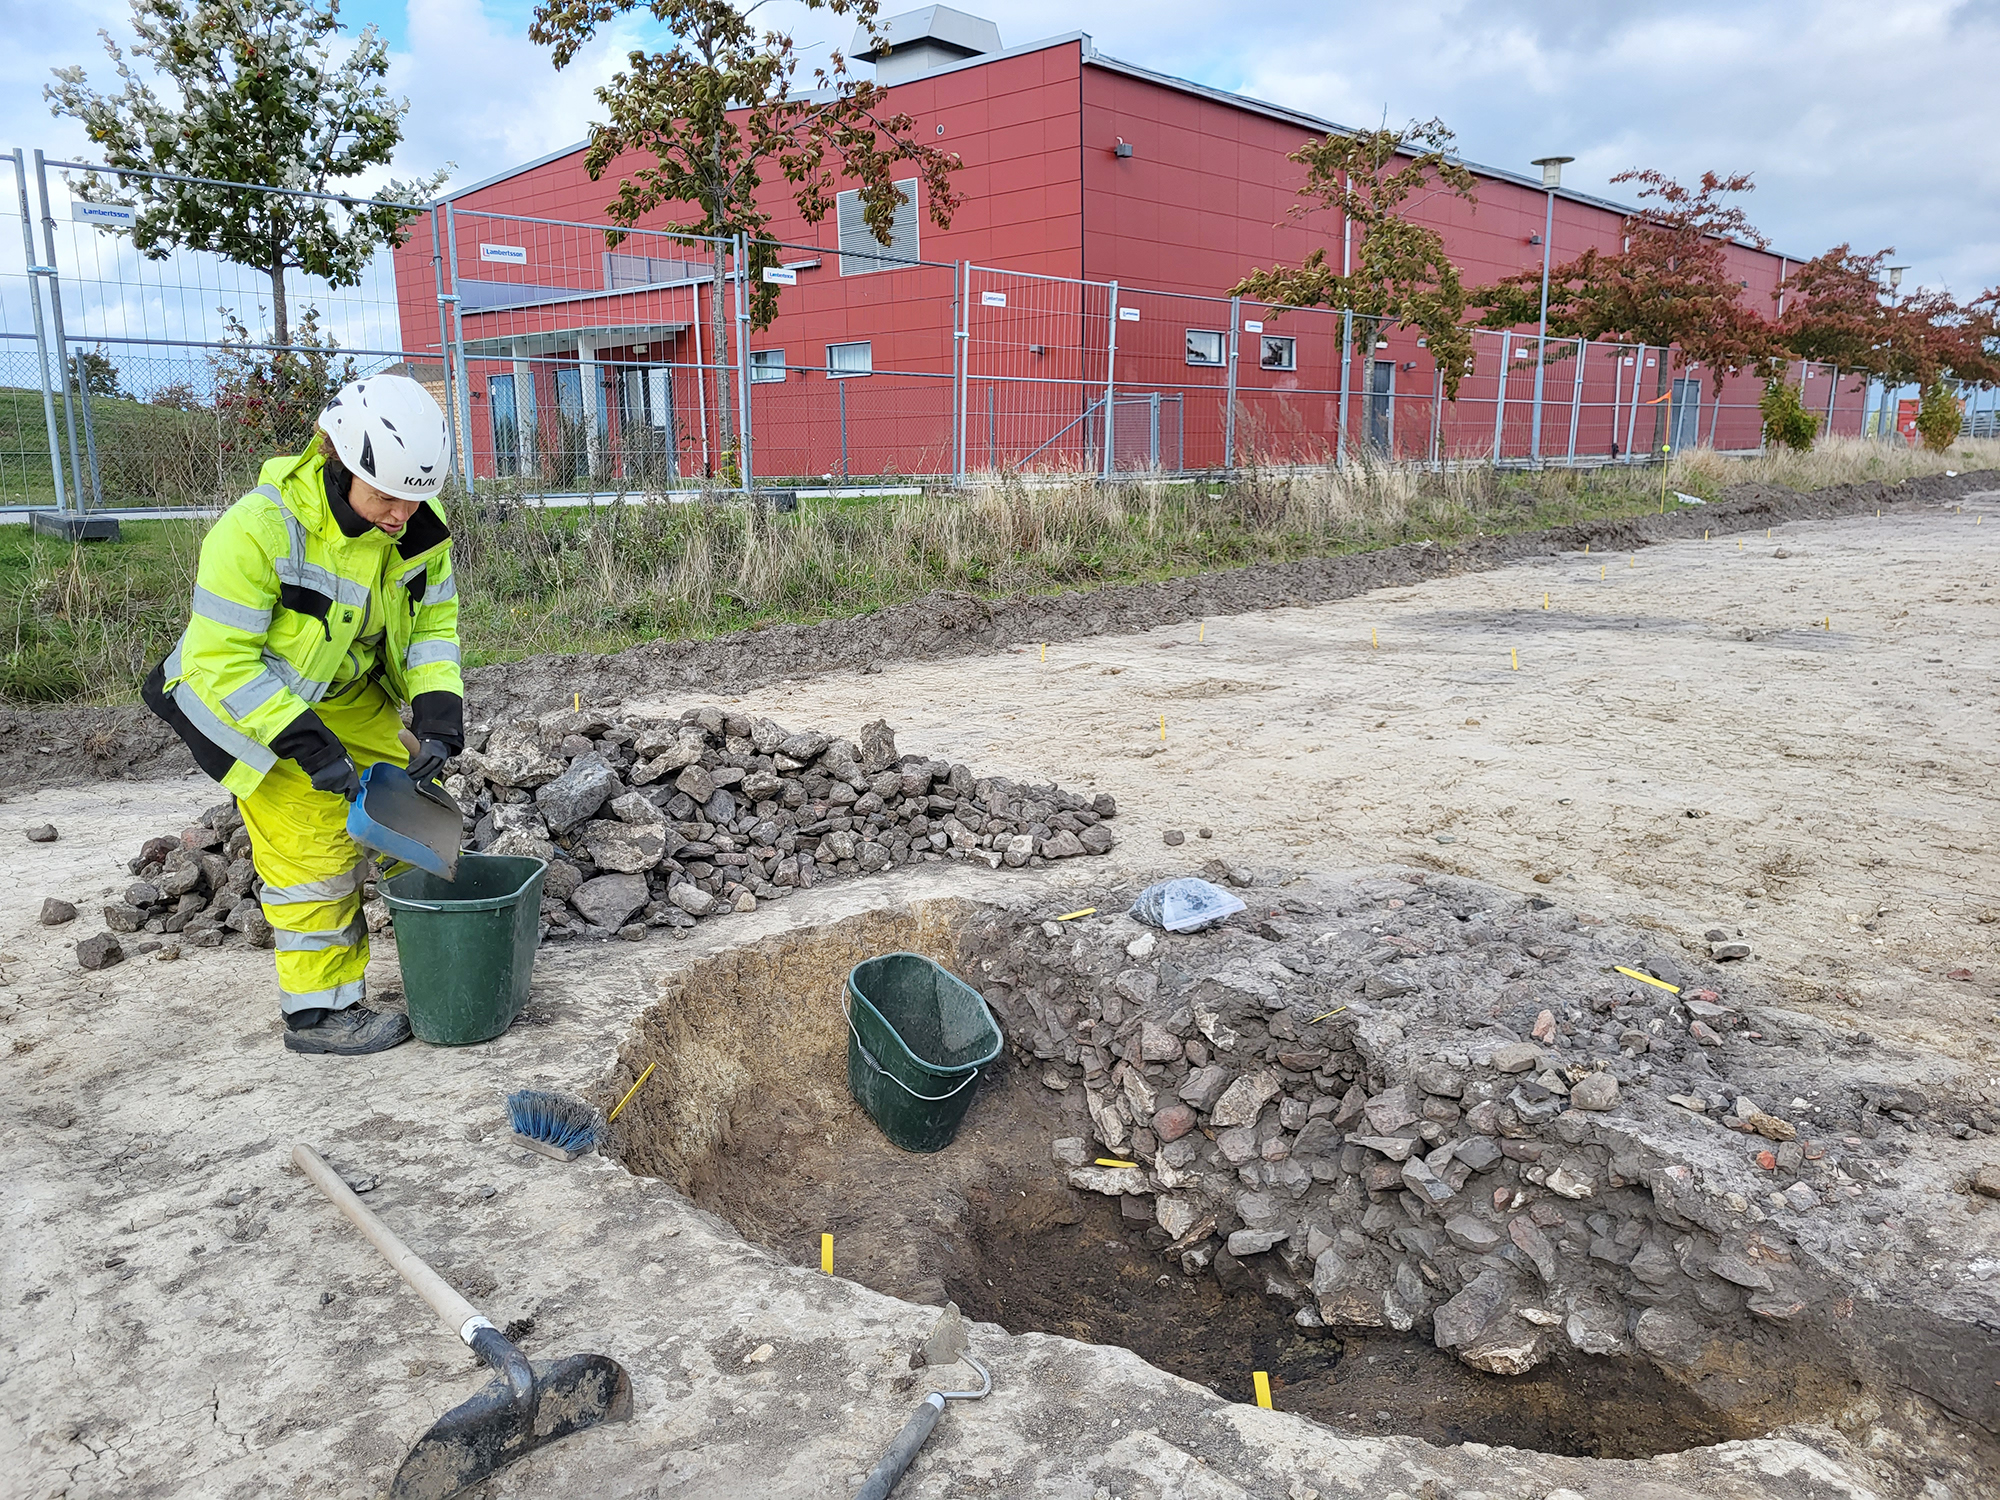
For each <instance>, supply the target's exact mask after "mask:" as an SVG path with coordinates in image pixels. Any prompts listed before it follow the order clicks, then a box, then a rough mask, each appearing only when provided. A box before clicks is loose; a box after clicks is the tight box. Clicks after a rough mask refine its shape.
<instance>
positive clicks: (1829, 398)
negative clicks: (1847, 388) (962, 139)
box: [1826, 365, 1840, 437]
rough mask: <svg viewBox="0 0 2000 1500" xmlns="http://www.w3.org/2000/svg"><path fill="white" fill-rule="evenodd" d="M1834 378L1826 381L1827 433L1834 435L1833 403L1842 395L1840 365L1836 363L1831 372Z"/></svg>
mask: <svg viewBox="0 0 2000 1500" xmlns="http://www.w3.org/2000/svg"><path fill="white" fill-rule="evenodd" d="M1830 373H1831V374H1832V377H1833V378H1832V379H1831V380H1829V381H1827V383H1826V435H1827V436H1828V437H1832V436H1833V403H1834V402H1835V400H1837V399H1838V398H1839V396H1840V366H1839V365H1834V366H1833V367H1832V370H1831V372H1830Z"/></svg>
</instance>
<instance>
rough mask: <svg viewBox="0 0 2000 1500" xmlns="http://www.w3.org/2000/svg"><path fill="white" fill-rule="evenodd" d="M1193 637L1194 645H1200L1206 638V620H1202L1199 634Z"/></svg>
mask: <svg viewBox="0 0 2000 1500" xmlns="http://www.w3.org/2000/svg"><path fill="white" fill-rule="evenodd" d="M1194 639H1195V644H1196V645H1200V644H1202V643H1203V642H1205V641H1206V640H1207V639H1208V621H1206V620H1203V621H1202V622H1201V634H1200V635H1197V636H1196V637H1195V638H1194Z"/></svg>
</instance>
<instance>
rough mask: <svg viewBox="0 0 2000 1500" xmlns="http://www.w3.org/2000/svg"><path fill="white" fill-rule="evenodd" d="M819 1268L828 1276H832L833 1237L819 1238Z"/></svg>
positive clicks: (825, 1235)
mask: <svg viewBox="0 0 2000 1500" xmlns="http://www.w3.org/2000/svg"><path fill="white" fill-rule="evenodd" d="M819 1268H820V1270H822V1271H824V1272H825V1273H826V1274H827V1275H829V1276H831V1275H832V1274H833V1236H832V1235H830V1234H823V1235H821V1236H820V1237H819Z"/></svg>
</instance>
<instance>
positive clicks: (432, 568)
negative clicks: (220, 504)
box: [163, 442, 465, 797]
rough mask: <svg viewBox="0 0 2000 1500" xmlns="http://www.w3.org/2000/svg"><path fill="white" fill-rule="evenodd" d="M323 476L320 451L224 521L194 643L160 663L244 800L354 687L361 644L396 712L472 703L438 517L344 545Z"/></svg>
mask: <svg viewBox="0 0 2000 1500" xmlns="http://www.w3.org/2000/svg"><path fill="white" fill-rule="evenodd" d="M325 468H326V463H325V459H324V458H323V457H322V455H321V454H320V452H319V445H318V443H317V442H315V443H314V444H313V445H312V446H311V447H309V448H308V449H307V450H306V452H305V453H304V454H302V455H300V456H298V457H296V458H275V459H272V460H271V461H270V462H268V463H266V464H265V465H264V467H263V469H262V470H261V471H260V472H259V474H258V476H257V478H258V484H257V487H256V489H254V490H252V491H251V492H250V493H249V494H247V495H245V496H244V497H243V498H242V499H241V500H239V501H237V502H236V503H235V504H234V505H232V506H231V507H230V508H229V509H228V511H226V512H225V513H224V514H223V516H222V519H221V520H219V521H217V522H216V524H215V526H214V528H213V529H212V530H211V531H210V532H209V534H208V536H207V538H206V539H205V540H204V541H203V542H202V546H201V563H200V566H199V568H198V569H197V571H196V574H195V589H194V600H193V605H192V607H191V610H190V612H189V618H188V626H187V630H186V631H185V632H184V633H183V634H182V636H181V639H180V644H179V645H177V646H175V647H174V650H173V652H172V654H171V655H169V656H168V657H167V660H166V664H165V673H164V682H163V687H164V689H165V691H166V692H167V693H168V694H170V695H171V697H172V699H173V702H174V703H175V705H177V706H178V707H179V708H180V710H181V712H182V713H183V714H185V715H186V717H187V720H188V723H189V724H190V725H191V726H192V727H193V728H194V729H195V730H196V731H197V732H199V733H200V734H201V735H202V737H203V738H205V739H207V740H208V741H210V742H211V743H213V744H214V745H215V747H216V748H217V749H218V750H221V751H222V752H224V753H225V754H227V755H228V756H230V757H232V758H233V759H234V761H235V764H234V765H233V766H231V767H230V768H229V770H228V773H227V774H226V775H224V776H221V777H220V778H219V779H220V780H221V782H222V784H223V785H224V786H225V787H227V788H228V789H229V790H230V791H232V792H234V793H235V794H236V795H237V796H239V797H243V796H248V795H249V794H250V793H251V792H252V791H254V790H255V789H256V786H257V783H258V782H260V781H262V780H263V779H264V773H265V772H266V771H268V770H269V769H270V768H271V766H272V764H273V763H274V762H275V760H276V759H277V757H276V755H275V754H274V752H273V751H272V750H271V748H270V746H271V742H272V741H273V740H274V739H276V738H277V737H278V736H279V735H280V734H282V733H283V732H284V731H285V730H286V728H288V727H289V726H290V725H291V724H292V722H293V721H294V720H296V719H297V718H298V717H299V715H300V714H302V713H304V712H305V711H306V710H307V709H308V708H310V707H312V705H313V704H315V703H317V702H318V701H319V700H320V699H321V698H322V697H324V696H325V695H326V694H327V693H328V691H329V690H331V689H332V688H333V685H334V684H335V683H336V682H338V681H340V680H341V679H342V678H343V677H345V676H350V675H352V674H351V672H346V673H344V672H343V671H342V666H343V663H346V662H348V661H349V652H350V650H353V649H354V648H355V642H356V640H357V639H358V638H362V637H367V636H375V635H379V636H380V643H379V644H378V645H377V646H376V648H375V658H376V673H377V675H379V676H380V678H381V679H382V683H383V686H384V688H385V689H386V690H387V691H388V693H389V696H390V697H391V698H392V699H393V700H394V701H396V702H397V703H408V702H409V701H410V700H411V699H412V698H414V697H415V696H416V695H417V694H419V693H428V692H449V693H456V694H459V695H461V696H462V695H463V694H464V691H465V688H464V684H463V682H462V680H461V678H460V676H459V653H458V585H457V582H456V580H455V579H454V578H453V577H452V571H451V532H450V529H449V528H448V527H447V526H446V525H445V521H444V508H443V506H442V505H441V504H440V503H439V502H438V501H436V500H428V501H426V502H424V505H423V508H422V509H420V510H419V511H417V513H416V514H415V515H413V516H412V517H411V518H410V521H409V524H408V525H406V526H405V527H404V528H403V531H402V534H401V535H400V536H398V537H390V536H386V535H384V534H383V533H382V532H380V531H376V530H370V531H369V532H367V533H366V534H365V535H363V536H359V537H349V536H347V535H346V534H345V533H343V532H342V531H341V529H340V526H339V523H338V522H337V521H335V519H334V517H333V513H332V509H331V507H330V506H329V505H328V503H327V498H326V481H325V479H324V477H323V476H324V473H325ZM378 600H379V601H381V603H382V605H383V607H382V608H381V611H380V612H381V614H382V615H383V618H380V619H376V618H373V616H374V615H375V614H376V612H377V605H376V601H378ZM362 654H363V655H365V651H364V652H363V653H362Z"/></svg>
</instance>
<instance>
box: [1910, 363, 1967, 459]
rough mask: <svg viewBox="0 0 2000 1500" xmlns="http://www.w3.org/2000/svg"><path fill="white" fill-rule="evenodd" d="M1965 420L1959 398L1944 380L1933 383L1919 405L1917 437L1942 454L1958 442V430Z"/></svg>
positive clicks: (1933, 450) (1932, 450)
mask: <svg viewBox="0 0 2000 1500" xmlns="http://www.w3.org/2000/svg"><path fill="white" fill-rule="evenodd" d="M1964 420H1965V418H1964V413H1963V412H1961V411H1960V410H1959V405H1958V397H1956V396H1954V395H1953V394H1952V393H1951V389H1950V387H1948V386H1947V385H1946V384H1945V383H1944V382H1943V381H1942V380H1934V381H1932V382H1931V386H1930V389H1929V390H1927V391H1925V392H1924V399H1923V400H1922V401H1921V402H1919V403H1918V405H1917V436H1918V437H1920V438H1922V439H1923V442H1924V446H1925V447H1926V448H1928V449H1930V450H1931V452H1933V453H1942V452H1944V450H1945V449H1947V448H1949V447H1950V446H1951V445H1952V444H1953V443H1955V442H1957V441H1958V429H1959V427H1960V425H1961V424H1962V423H1963V421H1964Z"/></svg>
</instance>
